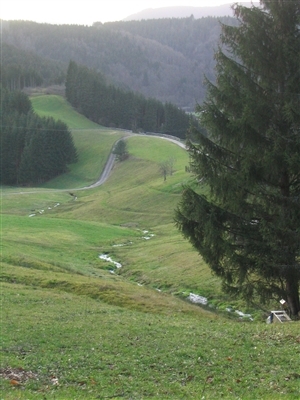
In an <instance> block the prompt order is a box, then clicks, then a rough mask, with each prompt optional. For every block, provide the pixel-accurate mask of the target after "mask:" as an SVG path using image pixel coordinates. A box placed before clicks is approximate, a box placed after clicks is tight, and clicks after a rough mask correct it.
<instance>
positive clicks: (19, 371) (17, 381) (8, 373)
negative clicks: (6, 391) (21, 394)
mask: <svg viewBox="0 0 300 400" xmlns="http://www.w3.org/2000/svg"><path fill="white" fill-rule="evenodd" d="M0 376H1V377H2V378H4V379H7V380H9V381H10V383H11V385H13V386H18V385H21V384H22V383H26V382H27V381H28V380H29V379H35V380H37V379H38V375H37V374H36V373H34V372H32V371H26V370H25V369H23V368H10V367H8V368H0Z"/></svg>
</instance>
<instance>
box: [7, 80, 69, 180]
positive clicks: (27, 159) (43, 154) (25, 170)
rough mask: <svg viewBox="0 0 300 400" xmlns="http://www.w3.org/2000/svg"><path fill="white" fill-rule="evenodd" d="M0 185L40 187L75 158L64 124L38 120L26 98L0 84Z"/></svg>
mask: <svg viewBox="0 0 300 400" xmlns="http://www.w3.org/2000/svg"><path fill="white" fill-rule="evenodd" d="M0 96H1V110H0V112H1V115H0V119H1V130H0V141H1V153H0V160H1V168H0V183H1V184H6V185H14V184H19V185H32V184H40V183H43V182H45V181H47V180H49V179H52V178H54V177H56V176H58V175H60V174H61V173H63V172H66V171H67V166H68V164H70V163H73V162H75V161H76V159H77V153H76V149H75V146H74V143H73V139H72V136H71V133H70V131H69V130H68V127H67V126H66V124H64V123H63V122H61V121H55V120H54V119H53V118H41V117H39V116H37V115H36V114H35V113H34V112H33V111H32V106H31V102H30V100H29V98H28V96H27V95H26V94H24V93H22V92H20V91H10V90H8V89H5V88H3V87H2V86H1V85H0Z"/></svg>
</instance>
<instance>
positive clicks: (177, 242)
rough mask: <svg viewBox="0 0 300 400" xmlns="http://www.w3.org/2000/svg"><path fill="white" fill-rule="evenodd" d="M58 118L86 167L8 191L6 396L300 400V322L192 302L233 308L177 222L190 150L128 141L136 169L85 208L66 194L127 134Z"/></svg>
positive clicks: (125, 168) (117, 173) (93, 195)
mask: <svg viewBox="0 0 300 400" xmlns="http://www.w3.org/2000/svg"><path fill="white" fill-rule="evenodd" d="M37 99H38V98H35V99H34V101H33V104H34V107H35V105H36V103H35V101H36V100H37ZM38 100H39V104H40V105H39V107H40V109H39V110H40V111H37V112H42V111H43V109H44V112H45V113H46V112H47V107H48V106H49V104H50V102H52V101H53V111H52V112H53V115H54V113H55V112H54V110H55V108H56V106H55V102H56V100H57V101H58V104H60V105H59V106H58V107H57V109H61V108H62V107H64V106H65V105H66V103H65V102H64V101H63V100H62V99H61V98H57V97H53V98H51V96H48V97H47V96H46V97H44V99H43V98H42V97H41V98H39V99H38ZM43 101H44V102H45V103H44V106H43ZM36 110H38V108H36ZM65 110H66V109H65ZM73 117H74V120H73ZM62 118H66V119H68V120H70V121H73V123H74V124H75V122H74V121H75V118H76V126H77V127H78V130H72V132H73V135H74V140H75V143H76V146H77V148H78V153H79V162H78V165H76V166H75V165H74V166H72V168H71V170H70V172H69V173H68V174H65V176H63V177H60V178H57V180H55V181H52V182H49V183H48V184H47V185H45V186H44V187H39V188H26V189H25V188H21V189H19V188H3V189H2V196H1V200H2V205H1V236H2V237H1V243H2V250H1V280H2V283H1V294H2V304H1V322H2V328H1V333H2V347H1V368H0V382H1V393H2V397H3V398H5V399H9V400H10V399H40V398H45V399H94V398H127V399H143V398H147V399H150V398H151V399H182V398H187V399H195V398H206V399H218V398H221V397H222V398H230V399H233V398H241V399H253V398H262V399H264V398H265V399H268V398H272V399H277V398H278V399H279V398H281V397H282V396H285V397H286V398H290V399H296V398H298V394H299V378H300V371H299V370H298V357H299V354H298V353H297V351H296V350H297V348H298V347H299V341H300V336H299V324H298V323H290V324H284V325H283V326H282V325H277V326H276V325H275V324H273V325H266V324H264V323H262V322H260V320H259V318H258V317H257V318H258V321H257V322H252V323H249V322H242V320H240V322H237V319H236V318H235V319H228V316H227V314H226V318H224V316H222V314H220V313H219V314H216V313H212V312H209V311H208V310H204V309H202V308H200V307H198V306H195V305H192V304H190V303H189V302H187V301H185V300H183V299H182V298H184V299H185V298H186V297H187V295H188V294H189V292H190V291H192V292H194V293H197V294H201V295H205V296H207V297H208V298H209V302H210V304H211V305H213V304H219V306H221V307H222V306H223V307H225V306H228V305H229V303H228V302H229V299H226V298H222V294H221V292H220V288H219V282H218V280H217V279H216V278H214V277H212V276H211V274H210V272H209V270H208V268H207V267H206V266H205V265H204V264H203V263H202V262H201V259H200V257H199V256H198V255H197V254H196V253H195V251H193V250H192V248H191V246H190V245H189V244H188V243H187V242H186V241H185V240H183V238H182V237H181V235H180V234H179V233H178V232H177V230H176V228H175V226H174V223H173V212H174V208H175V207H176V204H177V202H178V200H179V198H180V191H181V187H182V183H184V182H187V181H188V180H189V179H190V177H189V175H188V174H187V173H186V172H185V165H187V163H188V156H187V153H186V152H185V150H183V149H182V148H180V147H179V146H176V145H175V144H173V143H169V142H167V141H165V140H163V139H159V138H153V137H145V136H135V137H130V138H128V139H127V140H128V150H129V154H130V157H129V159H128V160H126V161H124V162H121V163H117V164H116V165H115V167H114V170H113V172H112V174H111V176H110V178H109V180H108V181H107V182H106V183H105V184H104V185H103V186H100V187H98V188H95V189H90V190H74V194H75V195H76V196H77V198H75V197H74V196H70V194H69V191H68V190H61V189H62V188H64V187H69V188H74V187H77V188H79V186H80V185H86V184H87V183H89V182H93V181H94V180H95V179H96V178H97V177H98V174H99V173H100V166H101V165H102V166H103V165H104V163H105V160H106V158H107V156H108V154H109V151H110V149H111V147H112V145H113V143H114V142H115V140H116V139H117V138H119V137H120V136H121V135H123V133H122V132H116V131H113V130H111V131H110V130H106V129H102V128H101V127H91V126H89V125H88V121H86V120H83V119H82V118H81V117H79V116H78V115H76V114H74V110H72V109H69V110H67V111H65V112H64V113H63V114H61V119H62ZM85 124H87V125H85ZM73 126H74V125H73ZM170 156H172V157H173V158H174V159H176V163H175V171H174V174H173V175H172V176H168V177H167V181H166V182H164V180H163V177H162V176H161V174H160V172H159V163H160V162H161V161H162V160H165V159H167V158H168V157H170ZM94 167H95V168H96V169H97V172H94V171H93V168H94ZM64 185H65V186H64ZM46 186H47V187H46ZM20 192H22V193H20ZM103 254H105V255H106V256H107V257H111V260H112V261H109V262H108V261H105V260H104V259H101V258H99V256H100V255H103ZM114 261H115V262H119V263H121V264H122V267H121V268H117V266H116V264H115V263H114ZM177 295H179V296H177ZM221 303H223V304H221ZM233 305H235V306H236V307H238V306H241V307H245V305H243V304H242V303H240V304H238V303H234V304H233ZM243 310H244V311H247V310H246V309H243ZM228 315H231V316H232V317H233V315H235V314H234V313H232V314H228ZM257 315H258V314H257ZM270 393H271V397H270Z"/></svg>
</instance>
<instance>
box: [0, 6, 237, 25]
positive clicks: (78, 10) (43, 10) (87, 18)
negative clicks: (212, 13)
mask: <svg viewBox="0 0 300 400" xmlns="http://www.w3.org/2000/svg"><path fill="white" fill-rule="evenodd" d="M234 2H237V0H233V1H231V0H0V18H1V19H4V20H12V19H22V20H30V21H36V22H48V23H51V24H63V23H65V24H79V25H92V23H93V22H96V21H101V22H107V21H118V20H121V19H123V18H125V17H127V16H129V15H131V14H134V13H136V12H139V11H142V10H145V9H147V8H160V7H169V6H182V5H184V6H193V7H201V6H216V5H221V4H228V3H234ZM239 2H243V0H241V1H239Z"/></svg>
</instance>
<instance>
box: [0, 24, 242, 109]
mask: <svg viewBox="0 0 300 400" xmlns="http://www.w3.org/2000/svg"><path fill="white" fill-rule="evenodd" d="M220 21H222V22H223V23H226V24H234V23H236V22H235V20H234V19H233V18H231V17H222V18H219V19H218V18H213V17H207V18H201V19H194V18H193V17H190V18H180V19H176V18H169V19H167V18H166V19H160V20H146V21H145V20H144V21H128V22H114V23H105V24H102V23H95V24H94V26H92V27H89V26H81V25H50V24H38V23H35V22H29V21H9V22H8V21H2V32H1V41H2V43H4V44H6V47H3V50H2V53H3V56H2V58H3V62H2V63H3V65H4V66H8V65H9V66H10V70H12V68H11V66H14V68H16V65H17V66H18V68H20V65H22V67H23V68H24V69H26V71H28V70H32V69H34V70H35V71H37V72H38V74H39V76H40V77H42V79H43V82H44V83H45V84H46V83H47V84H48V83H49V82H50V81H51V80H52V82H53V81H55V82H62V81H63V75H64V74H66V71H67V68H68V64H69V61H70V60H74V61H75V62H76V63H77V64H80V65H85V66H87V67H88V68H91V69H94V70H96V71H98V72H101V73H102V74H104V75H105V76H106V79H107V80H108V81H109V83H113V84H114V85H117V86H118V87H120V88H123V89H127V90H132V91H134V92H139V93H141V94H143V95H144V96H146V97H152V98H155V99H157V100H159V101H162V102H170V103H173V104H176V105H177V106H179V107H181V108H183V109H188V110H194V107H195V105H196V103H197V102H198V103H202V101H203V100H204V98H205V88H204V85H203V80H204V76H207V77H208V79H210V80H214V74H215V72H214V66H215V60H214V50H215V49H216V48H217V43H218V39H219V35H220V32H221V27H220ZM8 45H9V47H8ZM13 49H14V50H13ZM17 50H18V55H17V53H16V51H17ZM20 50H22V51H24V52H27V56H25V54H23V55H24V60H26V61H24V63H23V62H22V63H21V64H20V63H19V61H18V60H17V58H18V56H19V55H20V53H19V51H20Z"/></svg>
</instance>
